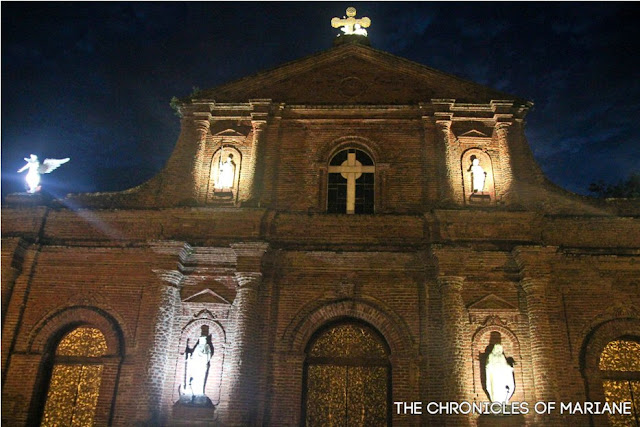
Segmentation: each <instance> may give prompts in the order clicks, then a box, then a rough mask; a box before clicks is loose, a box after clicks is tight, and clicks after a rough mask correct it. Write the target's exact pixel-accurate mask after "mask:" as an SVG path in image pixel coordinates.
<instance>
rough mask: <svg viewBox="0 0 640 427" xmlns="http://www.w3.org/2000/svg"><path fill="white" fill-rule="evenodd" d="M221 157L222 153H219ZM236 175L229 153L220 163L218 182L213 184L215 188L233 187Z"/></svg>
mask: <svg viewBox="0 0 640 427" xmlns="http://www.w3.org/2000/svg"><path fill="white" fill-rule="evenodd" d="M220 158H222V155H220ZM235 177H236V164H235V163H234V161H233V154H229V157H227V159H226V160H225V161H224V162H222V163H221V164H220V173H219V175H218V182H217V184H216V186H215V188H217V189H223V188H225V189H229V188H233V182H234V180H235Z"/></svg>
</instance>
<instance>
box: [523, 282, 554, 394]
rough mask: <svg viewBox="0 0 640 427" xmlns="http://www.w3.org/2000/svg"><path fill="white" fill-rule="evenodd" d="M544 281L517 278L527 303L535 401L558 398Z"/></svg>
mask: <svg viewBox="0 0 640 427" xmlns="http://www.w3.org/2000/svg"><path fill="white" fill-rule="evenodd" d="M547 283H548V279H546V278H531V277H526V278H523V279H522V280H521V281H520V286H521V287H522V290H523V291H524V294H525V299H526V302H527V315H528V318H529V340H530V343H531V363H532V365H533V366H532V368H533V381H534V385H535V394H536V399H537V400H538V401H542V400H544V401H557V398H556V395H557V393H556V390H557V386H556V384H555V381H554V372H553V366H554V360H553V357H552V354H551V351H550V349H551V347H552V346H553V337H552V336H551V325H550V323H549V317H548V315H547V312H546V307H547V302H546V298H545V294H546V288H547Z"/></svg>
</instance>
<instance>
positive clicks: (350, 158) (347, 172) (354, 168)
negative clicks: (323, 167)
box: [329, 153, 376, 214]
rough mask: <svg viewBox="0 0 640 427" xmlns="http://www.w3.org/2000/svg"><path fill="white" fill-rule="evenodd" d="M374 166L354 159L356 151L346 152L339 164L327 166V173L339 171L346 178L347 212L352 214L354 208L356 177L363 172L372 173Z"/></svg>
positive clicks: (374, 169)
mask: <svg viewBox="0 0 640 427" xmlns="http://www.w3.org/2000/svg"><path fill="white" fill-rule="evenodd" d="M375 171H376V168H375V166H362V163H360V162H359V161H357V160H356V153H347V160H345V161H344V162H342V164H341V165H340V166H329V173H340V175H342V177H343V178H345V179H346V180H347V213H348V214H353V213H355V210H356V179H358V178H360V176H361V175H362V174H363V173H374V172H375Z"/></svg>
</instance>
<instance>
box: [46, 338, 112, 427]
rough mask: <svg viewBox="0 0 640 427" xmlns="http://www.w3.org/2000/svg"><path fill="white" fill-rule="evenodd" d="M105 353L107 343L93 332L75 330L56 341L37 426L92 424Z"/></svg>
mask: <svg viewBox="0 0 640 427" xmlns="http://www.w3.org/2000/svg"><path fill="white" fill-rule="evenodd" d="M106 353H107V341H106V339H105V337H104V335H103V334H102V332H100V330H99V329H96V328H91V327H79V328H76V329H74V330H72V331H71V332H69V333H67V334H66V335H65V336H64V337H63V338H62V340H60V342H59V343H58V346H57V348H56V351H55V358H54V365H53V370H52V372H51V380H50V381H49V390H48V392H47V398H46V403H45V406H44V413H43V415H42V424H41V425H43V426H61V425H64V426H85V425H92V424H93V421H94V416H95V412H96V406H97V404H98V395H99V393H100V384H101V382H102V371H103V363H102V356H104V355H105V354H106Z"/></svg>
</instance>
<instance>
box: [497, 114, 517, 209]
mask: <svg viewBox="0 0 640 427" xmlns="http://www.w3.org/2000/svg"><path fill="white" fill-rule="evenodd" d="M510 126H511V123H507V122H498V123H496V126H495V132H496V136H497V137H498V159H499V163H498V164H499V165H500V181H499V182H497V183H496V188H497V191H496V199H499V200H503V201H508V200H510V199H511V198H512V197H513V196H514V195H515V193H516V191H515V188H514V187H515V182H514V181H513V173H512V171H511V148H510V146H509V139H508V137H509V127H510ZM494 176H495V174H494Z"/></svg>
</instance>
